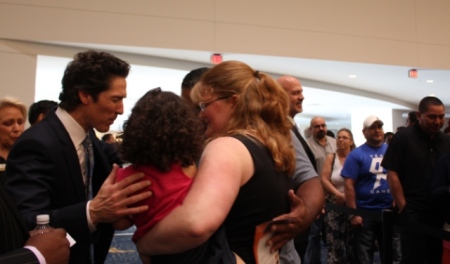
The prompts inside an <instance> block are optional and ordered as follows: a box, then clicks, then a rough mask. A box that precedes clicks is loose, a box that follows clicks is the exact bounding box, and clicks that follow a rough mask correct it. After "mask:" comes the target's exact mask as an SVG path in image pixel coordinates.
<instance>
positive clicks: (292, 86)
mask: <svg viewBox="0 0 450 264" xmlns="http://www.w3.org/2000/svg"><path fill="white" fill-rule="evenodd" d="M278 83H279V84H280V85H281V87H283V89H284V90H285V91H286V93H287V94H288V96H289V100H290V102H291V108H290V110H289V115H290V116H291V117H292V118H294V116H295V115H296V114H297V113H301V112H303V106H302V104H303V99H305V98H304V97H303V87H302V85H301V84H300V81H299V80H298V79H297V78H295V77H292V76H281V77H280V78H278Z"/></svg>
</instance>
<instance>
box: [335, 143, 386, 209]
mask: <svg viewBox="0 0 450 264" xmlns="http://www.w3.org/2000/svg"><path fill="white" fill-rule="evenodd" d="M386 149H387V145H386V144H383V145H381V146H379V147H372V146H369V145H367V144H366V143H364V144H363V145H361V146H360V147H358V148H356V149H354V150H353V151H352V152H350V153H349V154H348V156H347V158H346V159H345V163H344V168H342V171H341V176H342V177H344V178H351V179H353V180H354V181H355V187H354V188H355V196H356V206H357V208H362V209H369V210H378V209H386V208H391V207H392V195H391V192H390V190H389V185H388V182H387V179H386V169H384V168H383V167H381V161H382V160H383V156H384V153H385V152H386Z"/></svg>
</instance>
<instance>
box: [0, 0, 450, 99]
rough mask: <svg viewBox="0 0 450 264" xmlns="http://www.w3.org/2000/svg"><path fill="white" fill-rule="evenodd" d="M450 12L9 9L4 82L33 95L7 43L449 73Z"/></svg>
mask: <svg viewBox="0 0 450 264" xmlns="http://www.w3.org/2000/svg"><path fill="white" fill-rule="evenodd" d="M449 11H450V1H448V0H396V1H388V0H381V1H355V0H339V1H332V0H328V1H305V0H296V1H294V0H283V1H275V0H262V1H261V0H258V1H256V0H246V1H241V0H239V1H237V0H216V1H211V0H160V1H155V0H129V1H119V0H96V1H91V0H79V1H62V0H3V1H2V2H1V3H0V60H1V61H0V67H1V69H2V71H1V72H0V79H1V80H2V83H3V84H4V83H5V80H6V81H7V83H8V85H7V86H9V87H14V88H17V89H18V90H17V92H19V91H22V90H27V88H28V87H30V86H34V75H33V72H34V70H35V69H34V68H33V67H32V64H33V63H34V61H35V57H36V56H35V55H36V54H33V51H30V50H27V51H24V50H23V49H22V48H21V47H18V46H16V45H15V44H13V43H12V42H7V41H4V40H25V41H31V42H53V43H54V42H77V43H93V44H112V45H127V46H138V47H158V48H174V49H189V50H206V51H211V52H222V53H226V52H232V53H249V54H259V55H274V56H286V57H297V58H311V59H327V60H341V61H352V62H364V63H376V64H389V65H403V66H412V67H417V68H441V69H450V33H449V27H450V16H449V15H448V14H449V13H450V12H449ZM55 52H56V53H57V52H58V51H57V50H56V49H55ZM18 76H20V78H17V77H18ZM7 86H5V85H3V86H2V87H1V88H0V91H1V92H2V94H4V93H5V92H7V91H9V89H10V88H9V87H8V88H7V89H6V87H7ZM14 92H16V91H14ZM22 95H23V94H21V96H22ZM29 95H30V96H31V93H29V94H27V96H29Z"/></svg>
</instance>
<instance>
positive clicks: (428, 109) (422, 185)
mask: <svg viewBox="0 0 450 264" xmlns="http://www.w3.org/2000/svg"><path fill="white" fill-rule="evenodd" d="M417 117H418V123H417V124H416V125H414V126H411V127H408V128H405V129H402V130H400V131H398V132H397V133H396V134H395V137H394V138H393V139H392V142H391V144H390V145H389V147H388V149H387V151H386V154H385V156H384V158H383V161H382V163H381V165H382V166H383V167H384V168H386V169H387V170H388V172H387V179H388V182H389V188H390V189H391V193H392V195H393V197H394V201H395V204H396V206H397V207H398V210H399V213H400V218H401V219H402V220H405V221H406V223H407V222H410V221H412V222H418V223H422V224H426V225H430V226H434V227H436V228H442V224H443V222H442V220H441V218H440V217H439V216H438V212H437V210H436V209H435V208H436V205H435V204H433V203H432V200H431V188H430V183H431V177H432V175H433V170H434V167H435V164H436V160H437V159H438V157H439V156H440V155H442V154H445V153H450V137H449V136H448V135H446V134H444V133H442V132H441V131H440V129H441V128H442V126H443V125H444V118H445V108H444V105H443V103H442V101H441V100H439V99H438V98H436V97H431V96H428V97H425V98H423V99H422V100H421V101H420V104H419V111H418V112H417ZM441 243H442V242H441V240H440V239H438V238H433V237H430V236H427V235H424V234H422V233H420V230H411V229H410V228H407V227H406V228H404V229H403V230H402V232H401V247H402V262H401V263H441V254H442V246H441Z"/></svg>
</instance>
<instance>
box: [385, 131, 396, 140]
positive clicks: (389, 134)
mask: <svg viewBox="0 0 450 264" xmlns="http://www.w3.org/2000/svg"><path fill="white" fill-rule="evenodd" d="M393 135H394V133H392V132H386V133H384V140H386V138H387V137H388V136H393Z"/></svg>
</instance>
